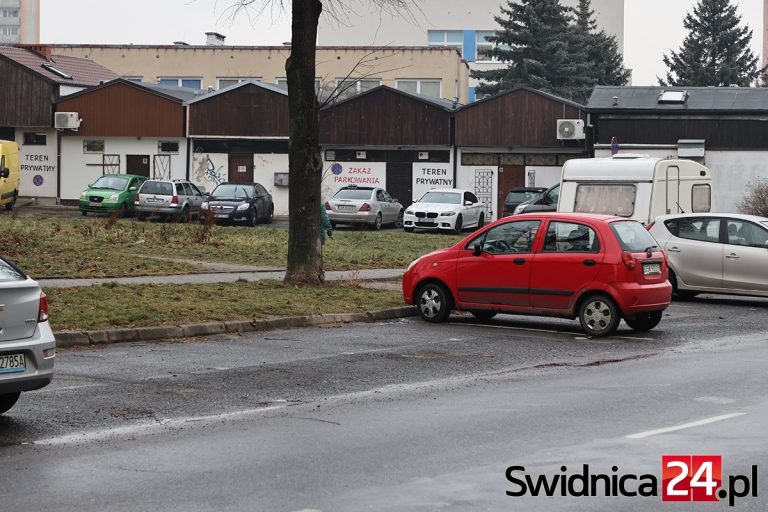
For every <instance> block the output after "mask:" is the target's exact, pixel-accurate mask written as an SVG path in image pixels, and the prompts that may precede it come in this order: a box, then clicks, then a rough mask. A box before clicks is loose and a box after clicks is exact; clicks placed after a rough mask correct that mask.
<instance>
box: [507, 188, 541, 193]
mask: <svg viewBox="0 0 768 512" xmlns="http://www.w3.org/2000/svg"><path fill="white" fill-rule="evenodd" d="M545 190H547V189H546V188H545V187H515V188H513V189H511V190H510V192H543V191H545Z"/></svg>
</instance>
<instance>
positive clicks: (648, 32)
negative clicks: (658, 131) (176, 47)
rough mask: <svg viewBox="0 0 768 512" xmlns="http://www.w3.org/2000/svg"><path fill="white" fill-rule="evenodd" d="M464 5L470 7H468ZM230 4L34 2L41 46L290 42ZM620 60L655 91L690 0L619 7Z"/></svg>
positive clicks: (756, 13) (747, 3)
mask: <svg viewBox="0 0 768 512" xmlns="http://www.w3.org/2000/svg"><path fill="white" fill-rule="evenodd" d="M467 1H470V0H467ZM233 3H234V1H233V0H130V1H124V2H117V1H113V0H110V1H105V0H66V1H62V0H41V2H40V4H41V19H40V24H41V28H40V30H41V42H44V43H83V44H85V43H90V44H129V43H133V44H171V43H173V42H174V41H185V42H187V43H190V44H204V43H205V32H211V31H213V32H219V33H222V34H224V35H226V36H227V44H232V45H265V44H268V45H276V44H282V43H283V42H285V41H289V40H290V22H289V20H288V19H287V17H286V16H285V15H282V14H281V13H280V12H275V11H266V12H264V13H263V14H262V15H261V16H256V15H255V13H254V14H253V15H252V16H251V17H250V18H252V19H249V16H246V15H240V16H238V17H236V18H235V19H234V21H233V20H232V19H231V16H230V15H229V14H230V12H229V11H228V7H230V6H231V5H232V4H233ZM625 3H626V7H625V21H624V60H625V63H626V65H627V67H629V68H632V70H633V85H656V77H657V76H663V75H664V72H665V67H664V64H663V62H662V55H663V54H664V53H669V51H670V49H673V50H675V51H677V50H678V49H679V48H680V44H681V43H682V41H683V38H684V37H685V35H686V33H685V32H684V29H683V18H684V16H685V13H686V12H690V11H691V10H692V9H693V6H694V5H695V4H696V0H626V1H625ZM733 3H734V4H735V5H737V6H738V12H739V13H740V14H741V16H742V22H743V23H746V24H747V25H749V26H750V28H751V29H752V30H753V32H754V34H753V38H752V51H753V52H754V53H755V55H758V56H760V55H761V53H762V44H761V41H762V37H763V27H762V19H763V9H762V4H763V1H762V0H734V1H733Z"/></svg>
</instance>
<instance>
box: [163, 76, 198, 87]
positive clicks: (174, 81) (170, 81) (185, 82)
mask: <svg viewBox="0 0 768 512" xmlns="http://www.w3.org/2000/svg"><path fill="white" fill-rule="evenodd" d="M158 83H159V84H160V85H167V86H169V87H187V88H189V89H202V88H203V79H202V78H160V79H159V80H158Z"/></svg>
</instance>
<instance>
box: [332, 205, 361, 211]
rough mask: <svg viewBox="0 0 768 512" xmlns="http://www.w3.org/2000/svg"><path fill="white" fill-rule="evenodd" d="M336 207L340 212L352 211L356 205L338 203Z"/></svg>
mask: <svg viewBox="0 0 768 512" xmlns="http://www.w3.org/2000/svg"><path fill="white" fill-rule="evenodd" d="M336 209H337V210H339V211H340V212H353V211H355V210H356V209H357V207H355V206H352V205H348V204H340V205H338V206H337V207H336Z"/></svg>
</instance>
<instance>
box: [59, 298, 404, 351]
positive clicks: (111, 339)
mask: <svg viewBox="0 0 768 512" xmlns="http://www.w3.org/2000/svg"><path fill="white" fill-rule="evenodd" d="M416 313H417V312H416V308H414V307H412V306H404V307H399V308H388V309H379V310H374V311H366V312H364V313H325V314H322V315H306V316H281V317H273V318H266V319H260V320H227V321H224V322H210V323H197V324H185V325H165V326H153V327H128V328H121V329H108V330H104V329H101V330H93V331H58V332H54V335H55V336H56V346H58V347H61V348H68V347H78V346H80V347H81V346H87V345H102V344H112V343H124V342H129V341H158V340H169V339H176V338H192V337H197V336H211V335H214V334H227V333H244V332H255V331H268V330H272V329H294V328H298V327H312V326H318V325H329V324H347V323H354V322H380V321H382V320H392V319H394V318H405V317H409V316H414V315H416Z"/></svg>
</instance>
